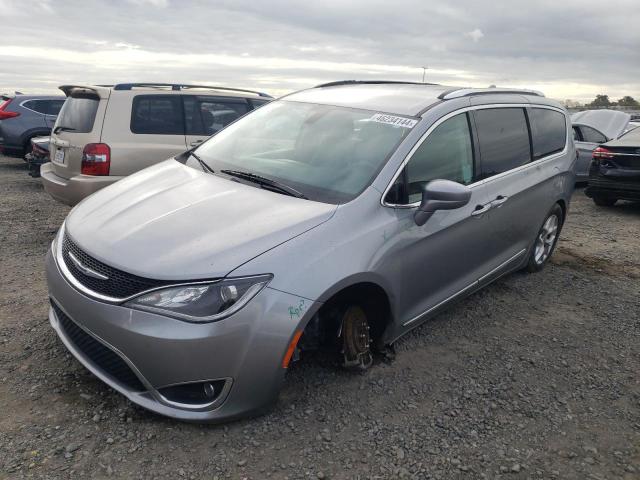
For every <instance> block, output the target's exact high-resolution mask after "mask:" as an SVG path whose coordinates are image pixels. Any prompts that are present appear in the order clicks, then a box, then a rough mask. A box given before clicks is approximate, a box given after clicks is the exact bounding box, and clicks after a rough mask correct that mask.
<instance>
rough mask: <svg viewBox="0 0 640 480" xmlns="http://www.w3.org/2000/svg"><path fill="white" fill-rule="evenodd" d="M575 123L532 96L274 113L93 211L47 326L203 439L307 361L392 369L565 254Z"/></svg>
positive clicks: (325, 90) (388, 99) (452, 96)
mask: <svg viewBox="0 0 640 480" xmlns="http://www.w3.org/2000/svg"><path fill="white" fill-rule="evenodd" d="M570 130H571V124H570V121H569V118H568V116H567V113H566V110H565V109H564V108H563V107H562V106H561V105H560V104H558V103H557V102H555V101H552V100H548V99H546V98H544V96H542V95H541V94H538V93H535V92H530V91H513V90H500V89H452V88H450V87H449V88H447V87H443V86H438V85H425V84H397V83H385V82H378V83H371V82H368V83H367V82H360V83H353V82H339V83H336V84H330V85H323V86H319V87H317V88H313V89H309V90H304V91H301V92H298V93H294V94H292V95H289V96H286V97H284V98H282V99H280V100H276V101H273V102H271V103H269V104H267V105H265V106H263V107H261V108H260V109H258V110H255V111H254V112H250V113H249V114H248V115H246V116H245V117H243V118H241V119H240V120H238V121H236V122H235V123H233V124H231V125H230V126H229V127H227V128H225V129H223V130H221V131H220V132H219V133H217V134H216V135H215V136H213V137H212V138H211V139H209V140H207V141H206V142H205V143H204V144H202V146H200V147H198V148H196V149H194V150H191V151H189V152H186V153H185V154H183V155H179V156H177V157H176V158H172V159H169V160H167V161H165V162H162V163H160V164H158V165H156V166H153V167H149V168H147V169H145V170H143V171H141V172H139V173H136V174H134V175H131V176H129V177H127V178H125V179H123V180H121V181H119V182H118V183H116V184H114V185H112V186H109V187H107V188H104V189H102V190H100V191H99V192H97V193H95V194H93V195H91V196H90V197H88V198H86V199H85V200H83V201H82V202H81V203H80V204H78V205H77V206H76V207H75V208H74V209H73V211H72V212H71V213H70V215H69V216H68V218H67V220H66V221H65V223H64V225H63V226H62V227H61V229H60V231H59V233H58V235H57V238H56V240H55V241H54V242H53V244H52V247H51V250H50V252H49V254H48V256H47V262H46V270H47V281H48V285H49V294H50V298H51V310H50V313H49V319H50V322H51V324H52V326H53V328H54V329H55V330H56V332H57V334H58V335H59V337H60V338H61V339H62V341H63V342H64V344H65V345H66V347H67V348H68V349H69V350H70V351H71V352H72V353H73V354H74V355H75V356H76V358H78V359H79V360H80V361H81V362H82V363H83V364H84V365H85V366H86V367H87V368H88V369H89V370H91V371H92V372H93V373H94V374H95V375H97V376H98V377H99V378H101V379H102V380H103V381H104V382H106V383H107V384H109V385H111V386H112V387H113V388H115V389H116V390H118V391H119V392H121V393H122V394H124V395H126V396H127V397H128V398H129V399H130V400H131V401H133V402H135V403H137V404H139V405H141V406H143V407H145V408H148V409H150V410H152V411H155V412H158V413H161V414H163V415H169V416H172V417H176V418H181V419H185V420H195V421H220V420H226V419H230V418H234V417H238V416H241V415H246V414H248V413H252V412H259V411H262V410H264V409H265V408H266V407H268V406H269V405H270V404H271V403H272V402H273V401H275V399H276V398H277V396H278V391H279V389H280V386H281V383H282V381H283V378H284V375H285V372H286V369H287V367H288V366H289V364H290V362H291V360H292V358H296V353H297V352H299V351H300V350H302V351H303V352H304V351H305V350H306V349H312V348H318V347H326V348H330V349H333V351H334V352H335V353H336V355H337V356H338V357H339V358H340V360H341V361H342V363H343V364H344V365H345V366H348V367H352V368H356V369H366V368H368V367H369V366H370V365H371V364H372V354H373V353H374V350H382V349H385V348H388V346H389V345H392V344H393V343H394V342H395V340H396V339H397V338H398V337H400V336H401V335H404V334H406V333H407V332H408V331H410V330H411V329H413V328H415V327H416V326H417V325H419V324H421V323H422V322H424V321H425V320H427V319H428V318H430V317H432V316H433V315H435V314H436V313H438V312H439V311H441V310H442V309H443V308H445V307H446V306H447V305H449V304H450V303H451V302H453V301H457V300H460V299H462V298H464V297H466V296H467V295H469V294H471V293H472V292H474V291H476V290H478V289H480V288H482V287H484V286H486V285H488V284H489V283H491V282H492V281H494V280H496V279H497V278H499V277H501V276H503V275H505V274H507V273H509V272H512V271H514V270H519V269H523V268H524V269H527V270H529V271H531V272H535V271H537V270H540V269H541V268H542V267H543V266H544V265H545V263H546V261H547V260H548V258H549V256H550V255H551V253H552V252H553V249H554V247H555V245H556V242H557V240H558V236H559V233H560V229H561V227H562V224H563V222H564V219H565V216H566V214H567V209H568V206H569V200H570V198H571V193H572V191H573V187H574V181H575V174H574V167H575V160H576V156H575V147H574V143H573V140H572V138H571V135H570V134H569V132H570Z"/></svg>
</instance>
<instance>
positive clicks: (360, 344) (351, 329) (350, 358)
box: [340, 305, 373, 370]
mask: <svg viewBox="0 0 640 480" xmlns="http://www.w3.org/2000/svg"><path fill="white" fill-rule="evenodd" d="M340 320H341V323H340V324H341V332H340V340H341V347H342V352H341V353H342V356H343V359H344V360H343V365H344V367H345V368H349V369H355V370H366V369H368V368H369V367H370V366H371V364H372V363H373V356H372V355H371V349H370V344H371V337H370V335H369V321H368V319H367V314H366V312H365V310H364V309H363V308H362V307H361V306H359V305H349V306H347V307H346V308H344V309H343V310H342V315H341V318H340Z"/></svg>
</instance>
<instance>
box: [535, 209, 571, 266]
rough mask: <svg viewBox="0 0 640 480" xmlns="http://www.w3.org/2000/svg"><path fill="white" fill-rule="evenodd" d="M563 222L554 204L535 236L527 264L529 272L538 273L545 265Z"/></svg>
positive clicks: (556, 241)
mask: <svg viewBox="0 0 640 480" xmlns="http://www.w3.org/2000/svg"><path fill="white" fill-rule="evenodd" d="M563 221H564V218H563V214H562V207H560V205H558V204H557V203H556V204H555V205H554V206H553V208H552V209H551V211H550V212H549V213H548V214H547V217H546V218H545V220H544V222H542V227H540V230H539V231H538V234H537V235H536V239H535V241H534V243H533V249H532V250H531V255H530V256H529V263H528V264H527V270H528V271H529V272H539V271H540V270H542V268H543V267H544V265H545V264H546V263H547V260H549V257H550V256H551V254H552V253H553V250H554V248H555V247H556V244H557V243H558V237H559V236H560V230H561V229H562V223H563Z"/></svg>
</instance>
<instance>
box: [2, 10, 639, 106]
mask: <svg viewBox="0 0 640 480" xmlns="http://www.w3.org/2000/svg"><path fill="white" fill-rule="evenodd" d="M639 19H640V0H429V1H427V0H392V1H389V0H385V1H379V0H337V1H336V0H323V1H308V0H307V1H305V0H299V1H293V0H210V1H207V0H105V1H100V0H95V1H93V0H85V1H80V0H33V1H32V0H0V24H1V25H2V35H1V36H0V62H1V63H0V64H1V65H2V67H0V91H1V92H4V91H14V90H20V91H23V92H38V93H45V92H56V88H57V86H58V85H61V84H65V83H102V84H105V83H113V82H126V81H148V82H149V81H156V82H161V81H170V82H183V83H199V84H202V83H205V84H218V85H227V86H238V87H245V88H255V89H259V90H263V91H266V92H268V93H271V94H274V95H279V94H284V93H287V92H290V91H292V90H296V89H300V88H305V87H309V86H313V85H316V84H318V83H322V82H326V81H332V80H338V79H370V78H377V79H388V80H410V81H421V80H422V73H423V70H422V68H421V67H422V66H427V67H428V70H427V71H426V81H428V82H435V83H442V84H446V85H459V86H467V85H468V86H483V87H486V86H489V85H490V84H496V85H498V86H515V87H528V88H534V89H538V90H543V91H544V92H545V93H546V94H547V96H550V97H554V98H557V99H560V100H564V99H576V100H591V99H593V97H594V96H595V95H596V94H599V93H604V94H608V95H610V96H611V98H612V99H618V98H620V97H621V96H623V95H632V96H634V97H636V98H640V29H639V28H638V20H639Z"/></svg>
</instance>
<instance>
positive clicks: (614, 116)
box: [571, 110, 631, 140]
mask: <svg viewBox="0 0 640 480" xmlns="http://www.w3.org/2000/svg"><path fill="white" fill-rule="evenodd" d="M630 120H631V115H629V114H628V113H624V112H620V111H617V110H585V111H584V112H577V113H574V114H573V115H571V123H573V124H574V125H587V126H588V127H593V128H595V129H596V130H598V131H599V132H600V133H602V134H603V135H604V136H605V137H607V140H612V139H614V138H618V137H619V136H620V135H622V134H623V132H624V130H625V128H627V124H628V123H629V121H630Z"/></svg>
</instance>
